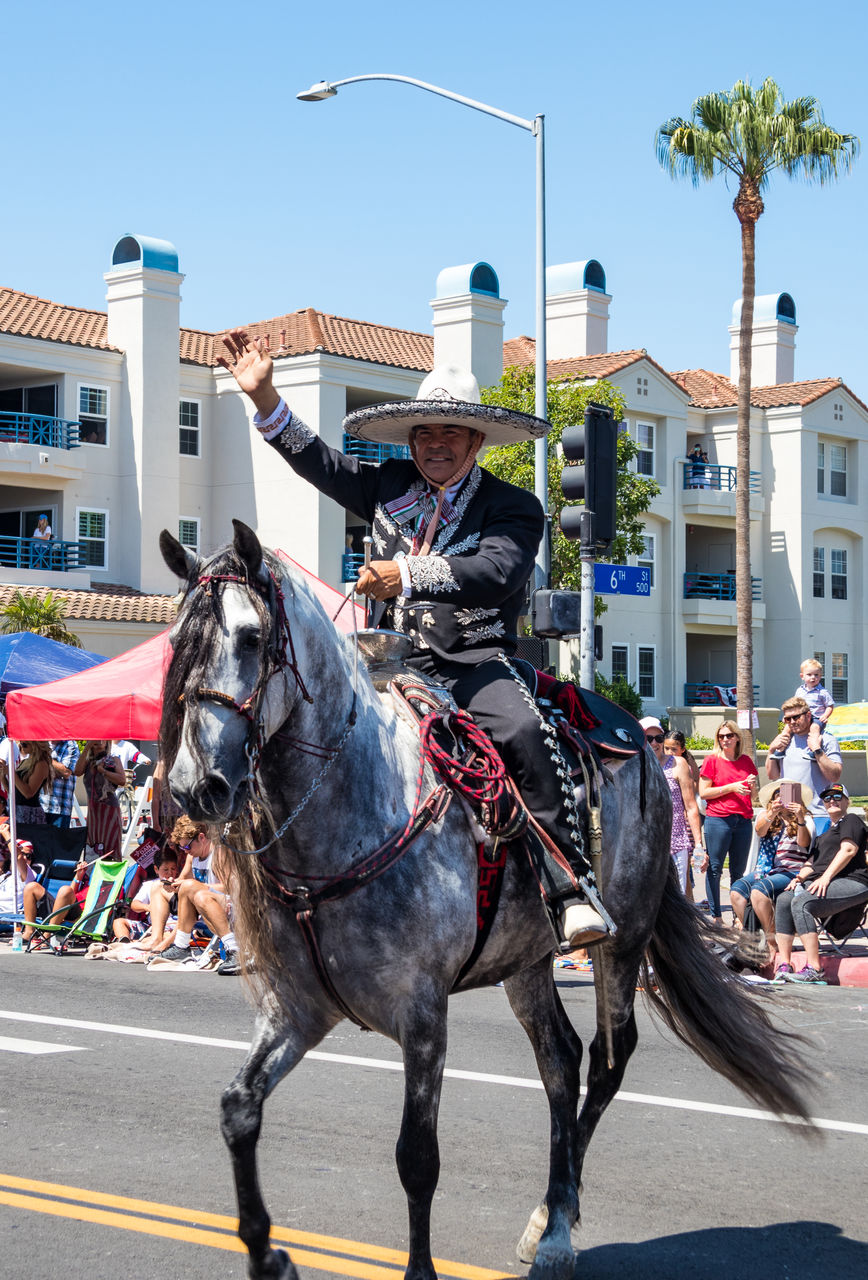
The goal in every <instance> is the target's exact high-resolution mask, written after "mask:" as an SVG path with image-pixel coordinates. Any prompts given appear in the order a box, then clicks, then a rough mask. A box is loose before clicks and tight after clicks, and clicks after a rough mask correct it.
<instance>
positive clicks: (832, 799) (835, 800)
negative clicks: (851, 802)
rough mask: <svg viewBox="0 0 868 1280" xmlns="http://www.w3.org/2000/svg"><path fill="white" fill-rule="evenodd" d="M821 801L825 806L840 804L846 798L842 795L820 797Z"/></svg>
mask: <svg viewBox="0 0 868 1280" xmlns="http://www.w3.org/2000/svg"><path fill="white" fill-rule="evenodd" d="M820 799H821V800H822V802H823V804H840V802H841V801H842V800H843V799H844V797H843V796H842V795H840V796H839V795H833V796H820Z"/></svg>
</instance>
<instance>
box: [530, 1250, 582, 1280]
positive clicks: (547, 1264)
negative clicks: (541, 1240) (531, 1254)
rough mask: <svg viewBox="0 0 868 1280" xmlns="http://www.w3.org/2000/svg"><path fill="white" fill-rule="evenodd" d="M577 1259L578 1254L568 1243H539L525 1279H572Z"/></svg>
mask: <svg viewBox="0 0 868 1280" xmlns="http://www.w3.org/2000/svg"><path fill="white" fill-rule="evenodd" d="M578 1260H579V1256H578V1254H577V1253H574V1252H573V1250H572V1249H571V1248H570V1247H569V1245H568V1244H567V1245H553V1246H551V1247H548V1246H547V1245H546V1244H541V1245H540V1246H539V1248H538V1249H537V1251H536V1260H535V1262H534V1264H533V1266H532V1267H531V1269H530V1271H529V1272H528V1273H527V1280H572V1276H573V1273H574V1271H575V1269H576V1263H577V1262H578Z"/></svg>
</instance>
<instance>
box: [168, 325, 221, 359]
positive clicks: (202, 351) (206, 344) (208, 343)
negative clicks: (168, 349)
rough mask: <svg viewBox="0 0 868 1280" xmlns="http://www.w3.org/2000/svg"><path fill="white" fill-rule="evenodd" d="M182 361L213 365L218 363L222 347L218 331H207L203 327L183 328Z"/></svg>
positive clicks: (181, 334) (181, 341)
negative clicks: (219, 350) (219, 349)
mask: <svg viewBox="0 0 868 1280" xmlns="http://www.w3.org/2000/svg"><path fill="white" fill-rule="evenodd" d="M179 336H180V348H181V361H182V363H183V364H204V365H208V366H213V365H215V364H216V363H217V356H218V355H219V354H220V353H219V352H218V350H217V348H218V347H220V348H221V349H222V343H220V342H219V341H218V335H217V334H216V333H206V332H205V331H204V330H203V329H182V330H181V331H180V335H179Z"/></svg>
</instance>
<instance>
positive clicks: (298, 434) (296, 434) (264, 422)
mask: <svg viewBox="0 0 868 1280" xmlns="http://www.w3.org/2000/svg"><path fill="white" fill-rule="evenodd" d="M253 425H254V427H255V428H256V430H257V431H258V432H259V433H260V435H261V436H262V437H263V439H264V440H274V441H276V443H277V444H280V445H283V447H284V449H288V450H289V452H290V453H300V452H301V451H302V449H304V448H305V447H306V446H307V445H309V444H310V442H311V440H313V439H314V438H315V436H314V433H313V431H311V429H310V427H309V426H308V425H307V423H306V422H302V420H301V418H297V417H296V416H295V414H294V413H293V412H292V410H291V409H290V407H289V405H288V404H287V403H286V401H285V400H283V399H281V401H280V403H279V404H278V406H277V408H276V409H275V410H274V412H273V413H271V414H269V416H268V417H267V418H260V416H259V414H258V413H257V414H256V415H255V416H254V419H253Z"/></svg>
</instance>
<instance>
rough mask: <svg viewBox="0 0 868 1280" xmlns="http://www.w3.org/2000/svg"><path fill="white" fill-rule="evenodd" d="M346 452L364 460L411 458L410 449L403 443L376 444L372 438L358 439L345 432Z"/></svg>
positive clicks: (350, 455) (377, 460) (383, 460)
mask: <svg viewBox="0 0 868 1280" xmlns="http://www.w3.org/2000/svg"><path fill="white" fill-rule="evenodd" d="M344 453H345V454H346V455H347V456H348V457H350V458H361V460H362V462H386V461H388V459H389V458H409V457H410V450H409V449H408V448H407V446H406V445H403V444H375V443H374V441H372V440H358V439H357V438H356V437H355V436H348V435H347V434H346V432H345V433H344Z"/></svg>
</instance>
